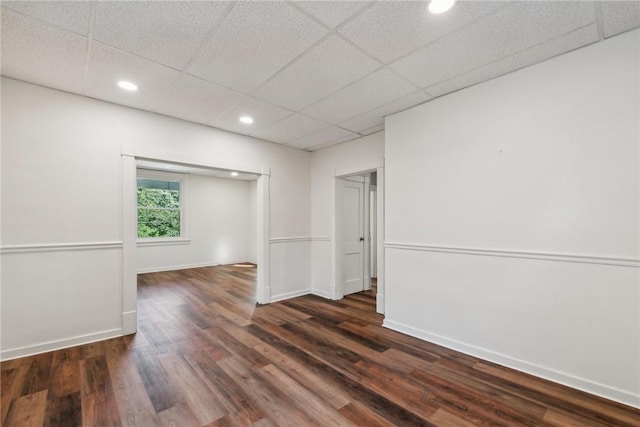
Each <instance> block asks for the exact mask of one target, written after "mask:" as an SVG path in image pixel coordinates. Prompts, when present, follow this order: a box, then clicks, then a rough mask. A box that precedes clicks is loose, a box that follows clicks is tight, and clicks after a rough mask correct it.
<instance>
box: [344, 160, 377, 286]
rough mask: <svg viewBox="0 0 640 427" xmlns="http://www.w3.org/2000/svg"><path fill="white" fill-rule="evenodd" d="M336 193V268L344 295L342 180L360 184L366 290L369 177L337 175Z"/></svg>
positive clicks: (368, 249)
mask: <svg viewBox="0 0 640 427" xmlns="http://www.w3.org/2000/svg"><path fill="white" fill-rule="evenodd" d="M365 174H366V172H365ZM337 179H338V185H339V187H338V192H339V193H338V194H336V197H337V199H336V200H337V203H336V208H337V210H338V211H337V215H338V221H337V222H336V238H337V240H336V242H337V244H338V249H339V250H338V253H337V256H338V257H340V260H339V261H340V262H338V263H337V268H338V278H339V279H340V281H339V288H340V289H341V290H342V295H343V296H344V292H345V289H344V287H343V284H344V280H343V278H342V262H343V259H344V258H343V254H344V242H343V240H342V239H343V235H342V212H341V209H342V207H343V206H342V191H344V181H350V182H353V183H354V184H358V185H361V186H362V187H361V188H362V206H361V208H362V209H361V210H362V218H361V220H362V234H363V235H364V236H363V237H364V240H363V241H362V273H361V276H362V285H363V288H362V290H363V291H368V290H369V289H371V274H370V270H371V248H370V246H371V243H370V241H369V239H368V238H367V236H369V222H370V218H371V213H370V209H371V206H370V205H369V198H370V195H369V191H370V181H369V177H368V176H366V175H364V176H363V175H349V176H347V177H338V178H337Z"/></svg>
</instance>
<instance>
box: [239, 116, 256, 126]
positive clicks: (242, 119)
mask: <svg viewBox="0 0 640 427" xmlns="http://www.w3.org/2000/svg"><path fill="white" fill-rule="evenodd" d="M238 120H240V122H241V123H244V124H245V125H250V124H251V123H253V117H251V116H241V117H240V118H239V119H238Z"/></svg>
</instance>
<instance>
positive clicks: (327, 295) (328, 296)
mask: <svg viewBox="0 0 640 427" xmlns="http://www.w3.org/2000/svg"><path fill="white" fill-rule="evenodd" d="M311 294H312V295H317V296H319V297H322V298H326V299H331V293H329V292H327V291H321V290H320V289H311Z"/></svg>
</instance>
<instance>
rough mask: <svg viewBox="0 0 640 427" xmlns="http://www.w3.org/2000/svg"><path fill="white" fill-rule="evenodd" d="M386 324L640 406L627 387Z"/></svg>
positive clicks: (388, 324) (639, 398) (387, 323)
mask: <svg viewBox="0 0 640 427" xmlns="http://www.w3.org/2000/svg"><path fill="white" fill-rule="evenodd" d="M382 326H384V327H385V328H389V329H393V330H394V331H398V332H402V333H403V334H407V335H411V336H412V337H416V338H420V339H422V340H425V341H429V342H432V343H434V344H438V345H441V346H443V347H447V348H450V349H452V350H456V351H459V352H461V353H465V354H468V355H470V356H474V357H478V358H481V359H484V360H488V361H490V362H493V363H497V364H499V365H502V366H506V367H508V368H512V369H515V370H518V371H521V372H525V373H527V374H531V375H534V376H536V377H540V378H543V379H545V380H549V381H553V382H556V383H559V384H562V385H566V386H569V387H572V388H575V389H578V390H581V391H584V392H587V393H590V394H595V395H597V396H600V397H604V398H605V399H609V400H613V401H616V402H620V403H623V404H625V405H629V406H633V407H635V408H640V395H635V394H633V393H631V392H629V391H626V390H620V389H617V388H615V387H610V386H607V385H605V384H600V383H597V382H595V381H591V380H588V379H585V378H580V377H576V376H573V375H569V374H566V373H564V372H560V371H556V370H553V369H551V368H548V367H544V366H540V365H536V364H534V363H530V362H526V361H524V360H519V359H515V358H513V357H510V356H506V355H504V354H500V353H496V352H494V351H491V350H487V349H484V348H481V347H476V346H474V345H471V344H466V343H463V342H460V341H457V340H454V339H450V338H446V337H443V336H441V335H438V334H434V333H431V332H427V331H423V330H421V329H417V328H414V327H412V326H409V325H405V324H403V323H399V322H394V321H393V320H388V319H385V320H384V321H383V323H382Z"/></svg>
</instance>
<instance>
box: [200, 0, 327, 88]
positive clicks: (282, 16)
mask: <svg viewBox="0 0 640 427" xmlns="http://www.w3.org/2000/svg"><path fill="white" fill-rule="evenodd" d="M326 33H327V30H325V29H324V28H323V27H322V26H320V25H319V24H318V23H316V22H315V21H313V20H312V19H311V18H309V17H308V16H306V15H305V14H303V13H302V12H300V11H298V10H297V9H295V8H294V7H291V6H289V5H287V4H286V3H283V2H238V3H236V4H235V6H234V8H233V10H232V11H231V13H230V14H229V15H228V16H227V18H226V19H225V20H224V22H223V23H222V25H221V26H220V28H219V29H218V31H217V32H216V33H215V35H214V37H213V38H212V39H211V40H210V41H209V43H208V44H207V45H206V47H205V48H204V51H203V52H202V54H201V55H200V57H199V58H197V59H196V60H195V61H194V63H193V64H192V66H191V67H190V68H189V73H190V74H194V75H197V76H199V77H202V78H204V79H207V80H210V81H212V82H214V83H218V84H221V85H223V86H226V87H230V88H233V89H236V90H238V91H240V92H244V93H250V92H251V91H253V90H255V89H256V88H257V87H258V86H260V85H261V84H262V83H264V82H265V81H266V80H267V79H268V78H269V77H271V76H272V75H274V74H275V73H276V72H277V71H278V70H279V69H281V68H282V67H284V66H285V65H287V64H288V63H289V62H291V61H292V60H293V59H295V58H296V57H297V56H298V55H300V54H301V53H302V52H304V51H305V50H306V49H307V48H309V47H310V46H311V45H313V44H314V43H315V42H317V41H318V40H320V39H321V38H322V37H323V36H324V35H325V34H326Z"/></svg>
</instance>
